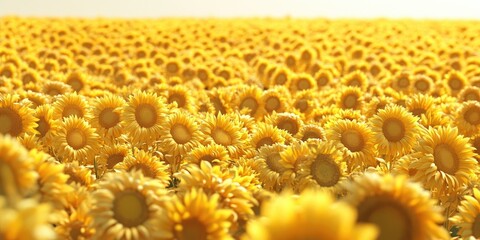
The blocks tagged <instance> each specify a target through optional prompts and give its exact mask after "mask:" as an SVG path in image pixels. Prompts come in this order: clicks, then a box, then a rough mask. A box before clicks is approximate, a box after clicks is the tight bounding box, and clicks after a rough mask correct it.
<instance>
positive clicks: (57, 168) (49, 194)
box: [29, 149, 73, 209]
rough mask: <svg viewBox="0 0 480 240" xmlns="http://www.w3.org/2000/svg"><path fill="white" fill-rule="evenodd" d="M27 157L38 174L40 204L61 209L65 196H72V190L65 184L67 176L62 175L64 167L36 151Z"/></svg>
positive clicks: (48, 156)
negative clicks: (44, 203) (30, 159)
mask: <svg viewBox="0 0 480 240" xmlns="http://www.w3.org/2000/svg"><path fill="white" fill-rule="evenodd" d="M29 156H30V157H31V158H32V160H33V163H32V164H33V166H34V169H35V171H36V172H37V174H38V180H37V184H38V193H39V195H40V202H46V203H51V204H52V206H53V207H54V208H55V209H61V208H62V207H63V206H64V205H65V204H66V200H65V198H66V195H67V194H73V189H72V188H70V187H69V186H68V185H67V184H66V183H67V180H68V175H66V174H65V173H63V168H64V166H63V165H62V164H60V163H58V162H55V160H54V159H53V158H52V157H51V156H50V155H48V154H46V153H44V152H41V151H38V150H36V149H34V150H31V151H30V152H29Z"/></svg>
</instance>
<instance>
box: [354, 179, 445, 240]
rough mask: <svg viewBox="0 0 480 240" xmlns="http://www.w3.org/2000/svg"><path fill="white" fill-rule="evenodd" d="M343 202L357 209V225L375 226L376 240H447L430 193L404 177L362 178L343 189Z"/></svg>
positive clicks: (439, 212)
mask: <svg viewBox="0 0 480 240" xmlns="http://www.w3.org/2000/svg"><path fill="white" fill-rule="evenodd" d="M347 190H348V192H349V194H348V195H347V197H346V199H345V201H347V202H348V203H349V204H351V205H352V206H353V207H355V208H356V209H357V212H358V216H357V222H359V223H372V224H375V225H376V226H377V227H378V229H379V230H380V235H379V236H378V238H377V239H449V237H450V236H449V234H448V232H447V231H446V230H445V229H444V228H443V227H441V226H440V224H441V223H442V222H443V220H444V218H443V216H442V215H441V211H440V210H441V209H440V208H439V207H438V206H437V205H436V202H435V200H433V199H431V198H430V193H429V192H427V191H425V190H423V189H422V187H421V186H420V185H419V184H417V183H412V182H409V181H408V179H407V177H405V176H396V177H394V176H392V175H390V174H387V175H385V176H379V175H377V174H365V175H362V176H359V177H357V178H356V179H355V180H354V181H353V182H351V183H350V184H349V185H347Z"/></svg>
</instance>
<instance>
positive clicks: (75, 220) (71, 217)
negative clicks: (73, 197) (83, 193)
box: [55, 198, 95, 240]
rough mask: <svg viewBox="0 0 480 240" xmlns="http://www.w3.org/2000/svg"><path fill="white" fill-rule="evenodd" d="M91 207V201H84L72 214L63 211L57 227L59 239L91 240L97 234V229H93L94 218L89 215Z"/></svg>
mask: <svg viewBox="0 0 480 240" xmlns="http://www.w3.org/2000/svg"><path fill="white" fill-rule="evenodd" d="M88 199H89V198H88ZM90 206H91V201H83V202H82V203H81V204H80V205H79V206H78V207H77V208H74V209H73V210H72V211H71V212H70V213H69V212H67V211H63V212H62V213H61V214H60V216H61V217H60V220H59V222H58V223H57V224H56V227H55V232H56V233H57V235H58V237H60V238H61V239H70V240H77V239H78V240H86V239H91V238H92V237H93V235H94V234H95V229H94V228H92V222H93V218H92V216H90V214H89V211H90Z"/></svg>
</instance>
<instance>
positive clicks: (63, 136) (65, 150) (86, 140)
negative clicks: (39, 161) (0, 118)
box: [53, 116, 100, 163]
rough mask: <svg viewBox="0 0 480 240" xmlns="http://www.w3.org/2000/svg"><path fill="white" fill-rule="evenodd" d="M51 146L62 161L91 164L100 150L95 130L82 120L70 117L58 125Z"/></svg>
mask: <svg viewBox="0 0 480 240" xmlns="http://www.w3.org/2000/svg"><path fill="white" fill-rule="evenodd" d="M53 146H54V148H55V152H56V154H57V155H58V156H60V157H62V158H63V159H70V160H77V161H79V162H81V163H92V162H93V158H94V156H95V154H96V152H97V150H98V149H99V148H100V139H99V136H98V134H97V133H96V132H95V129H94V128H92V127H91V126H90V124H89V123H88V122H87V121H85V120H84V119H82V118H78V117H77V116H70V117H67V118H65V119H64V120H63V121H62V122H61V123H60V124H59V130H58V131H57V132H56V133H55V136H54V138H53Z"/></svg>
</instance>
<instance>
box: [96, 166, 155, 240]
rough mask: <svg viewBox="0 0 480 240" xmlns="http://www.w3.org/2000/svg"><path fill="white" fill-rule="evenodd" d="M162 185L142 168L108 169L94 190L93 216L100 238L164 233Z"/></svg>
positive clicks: (147, 237)
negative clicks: (113, 171) (149, 177)
mask: <svg viewBox="0 0 480 240" xmlns="http://www.w3.org/2000/svg"><path fill="white" fill-rule="evenodd" d="M162 189H163V186H162V185H161V184H160V183H159V182H157V181H151V180H149V179H148V178H145V177H144V176H143V174H142V173H141V172H139V171H133V172H118V173H106V174H105V175H104V176H103V179H102V180H101V181H100V182H98V186H97V189H96V190H95V191H94V192H93V194H92V199H93V204H92V208H91V211H90V216H91V217H92V218H93V223H92V226H93V227H94V229H95V230H96V232H95V235H94V238H98V239H124V238H128V239H152V238H154V239H156V238H160V237H162V236H161V234H162V232H161V231H160V227H161V225H160V224H159V219H161V218H162V217H161V216H162V215H163V214H164V213H163V211H162V209H161V208H160V202H159V197H161V196H162V195H163V194H164V193H163V191H160V190H162Z"/></svg>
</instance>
